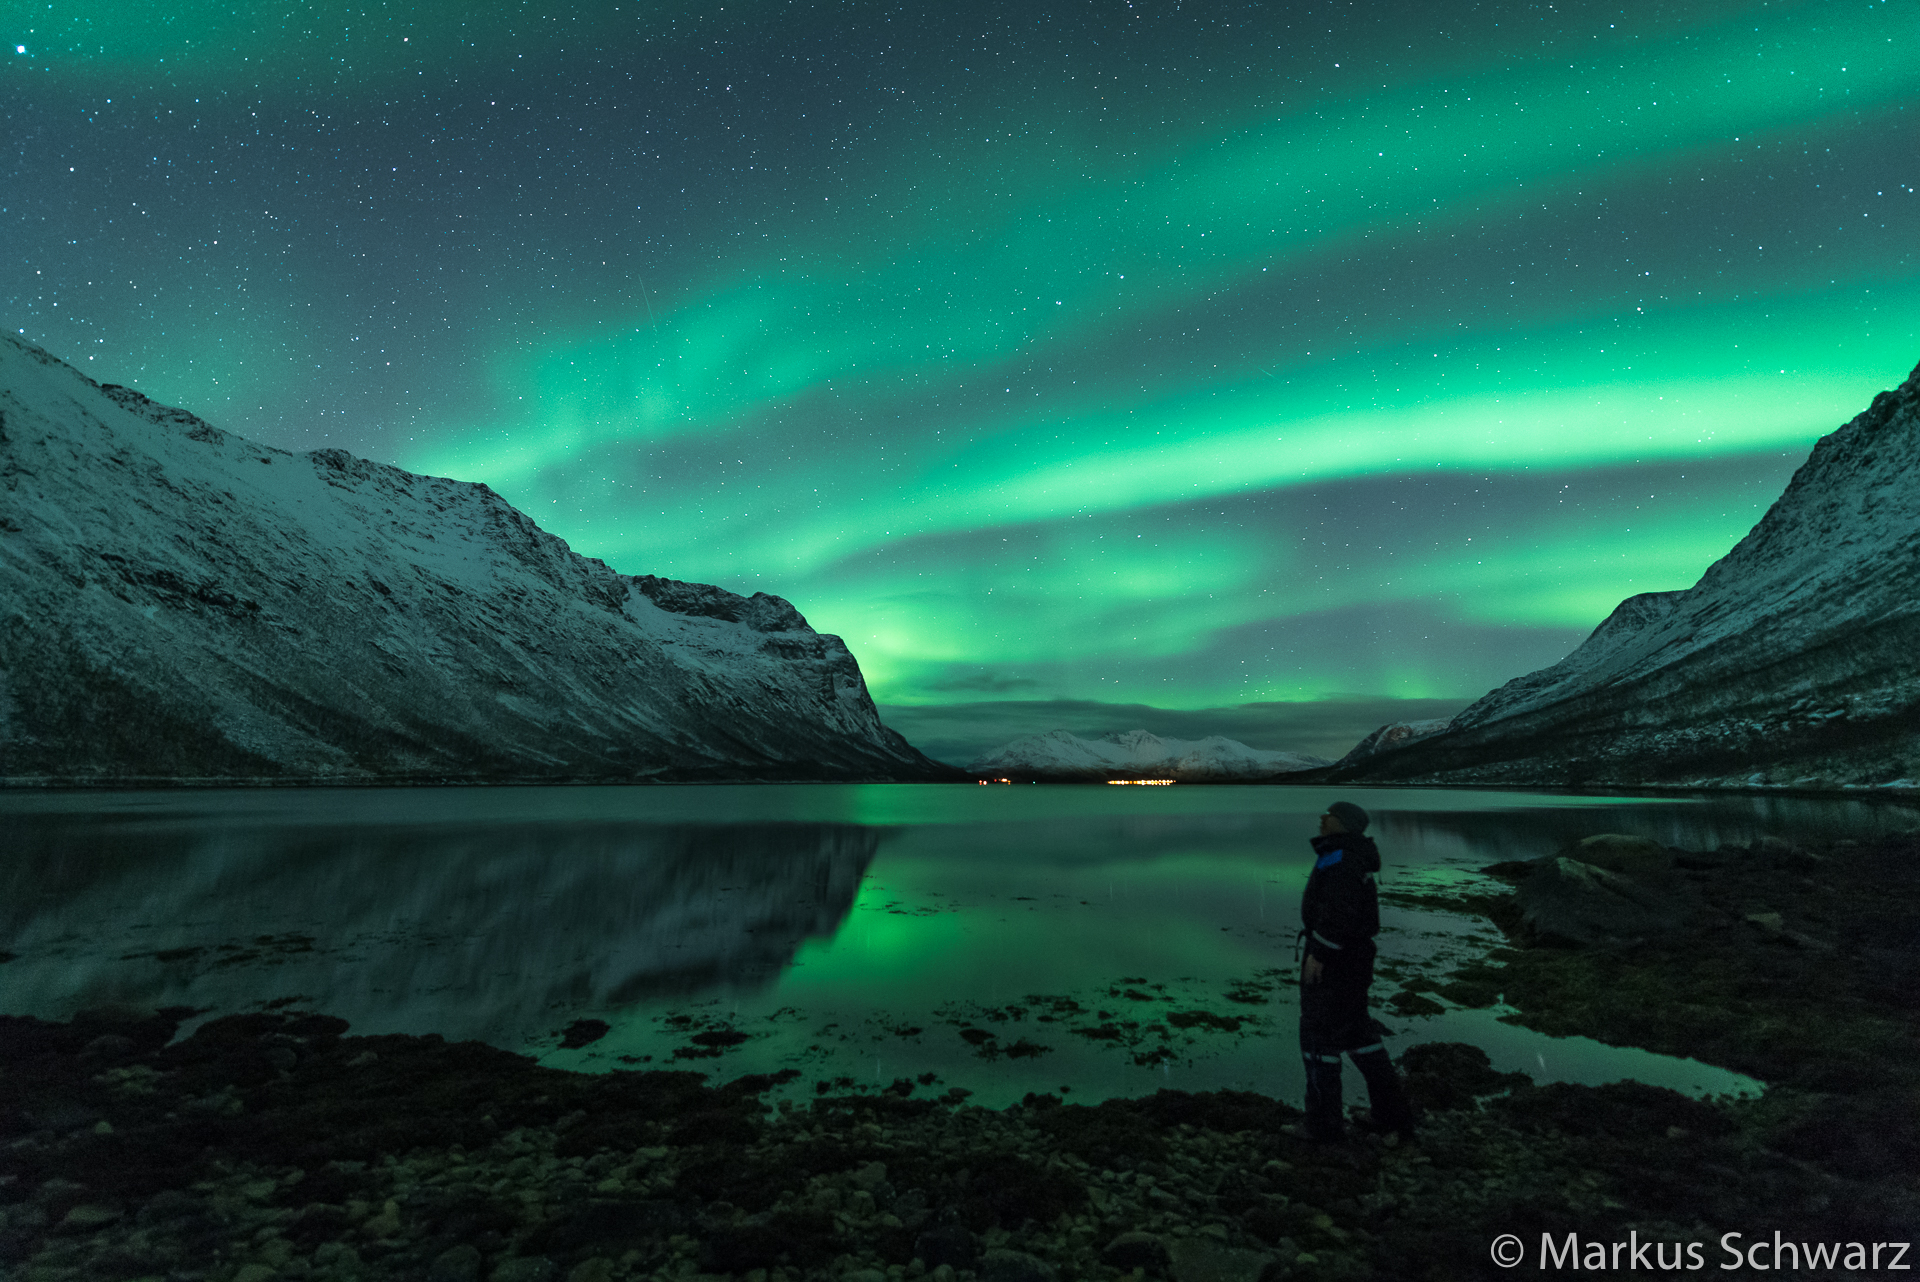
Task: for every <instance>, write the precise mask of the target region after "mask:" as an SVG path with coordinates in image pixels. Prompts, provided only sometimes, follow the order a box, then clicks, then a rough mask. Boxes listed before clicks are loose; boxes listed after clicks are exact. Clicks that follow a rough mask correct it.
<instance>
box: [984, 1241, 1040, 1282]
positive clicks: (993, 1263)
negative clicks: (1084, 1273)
mask: <svg viewBox="0 0 1920 1282" xmlns="http://www.w3.org/2000/svg"><path fill="white" fill-rule="evenodd" d="M980 1278H981V1282H1059V1278H1060V1274H1059V1273H1058V1272H1057V1271H1056V1270H1055V1269H1054V1267H1053V1266H1052V1265H1051V1264H1048V1263H1047V1262H1046V1261H1045V1260H1042V1259H1040V1258H1039V1257H1038V1256H1034V1255H1028V1254H1027V1253H1026V1252H1025V1251H1009V1250H1007V1249H1005V1248H1004V1247H1001V1248H996V1249H994V1250H991V1251H988V1252H987V1253H986V1254H985V1255H983V1256H981V1257H980Z"/></svg>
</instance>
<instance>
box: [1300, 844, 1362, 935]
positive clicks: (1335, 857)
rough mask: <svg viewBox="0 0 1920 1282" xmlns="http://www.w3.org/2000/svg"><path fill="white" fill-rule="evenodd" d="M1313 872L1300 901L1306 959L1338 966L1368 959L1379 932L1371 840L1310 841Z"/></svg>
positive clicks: (1308, 876) (1309, 875)
mask: <svg viewBox="0 0 1920 1282" xmlns="http://www.w3.org/2000/svg"><path fill="white" fill-rule="evenodd" d="M1313 853H1314V855H1315V856H1316V858H1315V860H1314V863H1313V871H1312V872H1311V873H1309V874H1307V890H1306V893H1305V894H1304V895H1302V896H1301V897H1300V924H1301V926H1302V927H1303V928H1304V934H1305V940H1306V949H1307V956H1309V957H1314V958H1317V959H1319V961H1320V962H1321V964H1322V965H1326V966H1334V967H1341V966H1346V965H1351V964H1358V963H1362V962H1371V961H1372V960H1373V953H1374V945H1373V937H1374V936H1375V935H1377V934H1379V933H1380V892H1379V890H1378V888H1376V887H1375V886H1374V883H1373V875H1374V874H1375V873H1377V872H1379V871H1380V848H1379V847H1378V846H1375V845H1374V844H1373V839H1372V838H1371V837H1367V836H1363V835H1362V834H1360V833H1353V832H1337V833H1334V834H1332V835H1331V836H1325V837H1315V838H1314V839H1313Z"/></svg>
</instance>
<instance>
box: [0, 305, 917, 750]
mask: <svg viewBox="0 0 1920 1282" xmlns="http://www.w3.org/2000/svg"><path fill="white" fill-rule="evenodd" d="M950 773H951V772H950V771H949V770H948V769H947V768H946V767H943V766H940V765H938V764H937V763H935V762H932V761H930V760H928V759H927V758H925V757H923V756H921V755H920V754H919V753H918V752H916V751H915V750H914V749H913V748H912V747H911V746H909V745H908V744H907V742H906V740H904V739H902V738H901V737H900V736H899V735H897V734H895V733H894V732H893V731H891V730H889V729H887V727H886V726H884V725H882V724H881V722H880V718H879V714H878V713H877V711H876V710H875V708H874V706H873V701H872V699H871V698H869V697H868V694H867V688H866V683H865V681H864V680H863V679H862V678H861V675H860V668H859V665H858V664H857V663H855V661H854V658H853V656H852V654H850V653H849V652H848V650H847V648H846V646H845V645H843V644H842V643H841V641H840V639H839V638H838V637H833V636H825V635H822V634H820V633H817V632H815V631H814V630H813V629H812V628H810V627H808V626H807V622H806V620H805V619H803V618H802V617H801V616H800V614H799V613H798V612H797V611H796V610H795V609H794V608H793V607H792V606H791V605H789V604H788V603H787V602H785V601H783V600H781V599H780V598H779V597H774V596H768V595H765V594H763V593H755V594H754V595H753V596H752V597H741V596H736V595H735V594H733V593H731V592H727V591H723V590H722V589H720V588H715V587H708V586H706V585H704V584H695V583H679V582H675V581H673V580H669V579H658V578H654V577H652V576H650V575H642V576H640V577H638V578H633V577H629V576H627V575H624V574H618V573H615V572H614V571H613V570H611V569H609V568H608V567H607V566H606V565H604V564H602V563H601V562H599V561H596V560H593V559H590V558H588V557H583V556H579V555H576V554H575V553H574V552H572V551H571V550H570V549H569V548H568V547H567V545H566V544H565V543H564V542H562V541H561V540H559V539H557V538H555V537H554V536H553V535H551V534H548V533H546V532H545V531H543V530H541V529H540V528H539V527H538V526H537V525H535V524H534V523H533V521H531V520H530V519H529V518H528V517H526V516H525V515H524V514H523V513H521V512H519V511H517V510H515V509H514V508H513V507H511V506H510V505H509V504H508V503H507V502H506V501H505V500H503V499H502V498H501V497H500V496H499V495H497V494H495V493H494V492H493V491H492V490H490V489H488V488H487V487H486V486H484V485H472V484H467V483H464V482H460V481H450V480H445V479H441V478H438V477H427V476H416V475H414V474H412V473H410V472H404V471H401V470H400V469H399V468H395V467H388V466H385V465H382V464H379V463H371V462H368V461H367V460H365V459H359V458H355V457H353V456H352V455H350V454H347V453H345V452H344V451H341V450H316V451H314V452H312V453H310V454H289V453H287V452H286V451H283V450H277V449H272V448H269V447H265V446H260V445H255V444H253V443H252V442H250V441H247V440H244V439H242V438H240V437H237V436H233V435H230V434H229V433H226V432H222V431H220V430H219V429H217V428H214V427H212V426H210V425H208V424H206V423H203V422H201V421H200V420H199V419H197V418H195V417H194V416H193V415H191V414H188V413H185V412H184V411H181V410H176V409H168V408H166V407H165V406H161V405H157V404H155V403H153V402H152V401H149V400H148V399H147V398H146V397H144V396H141V395H140V394H139V393H137V392H133V391H130V390H128V389H126V388H122V387H113V386H106V387H102V386H100V385H98V384H96V383H94V382H93V381H92V380H90V379H88V378H87V377H86V376H84V375H83V374H81V373H79V372H78V371H77V370H74V369H72V368H71V367H69V366H67V365H66V364H64V363H62V362H61V361H59V360H56V359H55V358H53V357H51V356H49V355H48V354H47V353H45V352H43V351H41V350H40V349H39V348H37V347H34V346H33V345H31V344H29V343H26V342H24V341H22V340H20V339H18V338H15V337H12V336H6V335H0V776H4V777H7V778H8V779H11V780H14V781H20V780H41V781H49V780H52V781H60V780H65V781H77V782H94V783H132V782H136V781H140V780H154V781H183V780H200V781H218V780H262V781H287V782H292V781H302V780H328V781H336V782H351V781H355V780H364V781H405V780H423V781H424V780H459V781H475V782H480V781H507V780H600V781H616V780H648V779H719V778H772V779H855V778H858V779H889V778H906V777H933V776H944V775H947V774H950Z"/></svg>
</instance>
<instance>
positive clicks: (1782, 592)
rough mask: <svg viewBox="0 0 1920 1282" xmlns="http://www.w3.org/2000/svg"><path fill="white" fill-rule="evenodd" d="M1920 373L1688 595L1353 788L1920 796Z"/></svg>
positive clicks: (1619, 619) (1380, 761)
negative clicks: (1788, 789) (1843, 790)
mask: <svg viewBox="0 0 1920 1282" xmlns="http://www.w3.org/2000/svg"><path fill="white" fill-rule="evenodd" d="M1916 656H1920V369H1916V370H1915V371H1914V373H1913V374H1912V375H1911V376H1910V377H1909V378H1908V379H1907V381H1906V382H1905V383H1904V384H1902V385H1901V386H1900V387H1899V388H1897V389H1896V390H1894V391H1890V392H1883V393H1881V394H1880V395H1879V396H1877V397H1875V398H1874V400H1873V404H1872V405H1871V406H1870V407H1869V408H1868V409H1867V410H1866V411H1865V412H1864V413H1862V414H1861V415H1859V416H1858V417H1857V418H1855V419H1854V420H1853V421H1852V422H1850V423H1848V424H1847V425H1846V426H1844V427H1842V428H1841V429H1839V430H1838V431H1836V432H1834V433H1832V434H1831V435H1829V436H1826V437H1823V438H1822V439H1821V440H1820V442H1819V444H1817V445H1816V446H1815V447H1814V449H1813V453H1812V455H1811V456H1810V457H1809V458H1808V459H1807V461H1806V463H1805V464H1804V465H1802V467H1801V468H1800V470H1799V471H1798V472H1796V473H1795V474H1794V477H1793V480H1792V482H1791V483H1790V484H1789V485H1788V486H1787V489H1786V492H1785V493H1784V494H1782V495H1781V496H1780V498H1779V500H1778V501H1776V502H1775V503H1774V505H1773V507H1772V508H1771V509H1770V510H1769V511H1768V512H1767V514H1766V516H1765V517H1763V518H1762V519H1761V521H1760V523H1759V524H1758V525H1756V526H1754V527H1753V530H1752V531H1751V532H1750V533H1748V535H1747V536H1746V537H1745V538H1744V539H1742V540H1741V541H1740V542H1739V543H1738V544H1737V545H1736V546H1735V547H1734V549H1733V550H1732V551H1731V552H1729V553H1728V554H1727V555H1726V556H1725V557H1723V558H1721V559H1720V560H1719V561H1717V562H1715V563H1714V565H1713V566H1711V567H1710V568H1709V569H1708V570H1707V572H1706V574H1705V575H1704V576H1702V577H1701V579H1700V582H1699V583H1697V584H1695V585H1694V586H1693V587H1692V588H1689V589H1687V590H1686V591H1683V592H1659V593H1648V594H1646V595H1642V596H1636V597H1631V598H1629V599H1628V600H1626V601H1624V602H1622V603H1621V604H1620V606H1619V608H1618V609H1616V610H1615V611H1614V612H1613V614H1612V615H1611V616H1610V617H1609V618H1608V619H1607V620H1606V622H1604V623H1602V624H1601V625H1600V626H1599V627H1598V628H1597V629H1595V631H1594V633H1593V635H1592V636H1591V637H1589V638H1587V640H1586V641H1585V642H1584V643H1583V644H1582V645H1581V646H1580V647H1579V648H1578V649H1576V650H1575V651H1574V652H1573V653H1572V654H1570V655H1568V656H1567V657H1566V658H1565V659H1563V660H1561V661H1560V662H1559V663H1557V664H1555V665H1554V666H1553V667H1550V668H1546V669H1543V670H1542V671H1539V672H1535V673H1531V674H1529V675H1527V676H1524V677H1521V678H1519V679H1518V680H1515V681H1510V682H1508V683H1507V684H1506V685H1504V686H1502V687H1501V688H1500V689H1498V690H1495V691H1493V692H1492V693H1491V694H1489V695H1487V696H1486V697H1485V698H1484V699H1482V700H1480V701H1479V702H1478V703H1476V704H1474V705H1473V706H1472V707H1470V708H1468V709H1466V710H1465V711H1464V712H1462V713H1460V715H1459V716H1457V717H1455V718H1454V719H1453V723H1452V725H1451V727H1450V728H1449V729H1448V730H1447V731H1446V732H1445V733H1444V734H1440V735H1435V736H1433V737H1431V738H1427V739H1423V740H1420V741H1418V742H1414V743H1411V744H1409V745H1407V746H1405V747H1402V748H1400V749H1397V750H1392V751H1386V752H1381V753H1377V754H1375V755H1373V756H1371V757H1369V758H1367V759H1366V760H1364V761H1360V762H1358V763H1357V764H1355V765H1354V766H1353V767H1351V768H1350V769H1347V770H1344V771H1339V772H1335V775H1334V777H1336V778H1346V779H1355V780H1361V779H1364V780H1378V781H1381V782H1387V781H1416V780H1418V781H1435V782H1448V783H1518V784H1542V785H1600V784H1635V783H1664V784H1679V783H1701V784H1705V785H1710V786H1711V785H1718V786H1730V785H1738V786H1753V785H1762V784H1784V785H1795V784H1798V785H1800V786H1802V787H1822V786H1831V785H1838V784H1868V785H1871V784H1878V785H1888V784H1895V785H1903V786H1909V787H1911V786H1916V782H1915V781H1916V777H1917V776H1920V658H1916Z"/></svg>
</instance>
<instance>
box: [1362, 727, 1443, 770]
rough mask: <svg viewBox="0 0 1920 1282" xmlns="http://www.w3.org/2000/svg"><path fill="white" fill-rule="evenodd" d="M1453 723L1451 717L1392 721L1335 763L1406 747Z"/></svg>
mask: <svg viewBox="0 0 1920 1282" xmlns="http://www.w3.org/2000/svg"><path fill="white" fill-rule="evenodd" d="M1452 724H1453V721H1452V719H1451V718H1449V717H1432V718H1429V719H1428V720H1426V721H1390V722H1388V723H1387V724H1386V725H1384V726H1381V727H1380V728H1379V729H1378V730H1375V731H1374V732H1373V733H1372V734H1370V735H1368V736H1367V737H1366V738H1364V739H1362V740H1361V741H1360V742H1359V743H1356V744H1354V745H1353V749H1352V751H1350V752H1348V753H1347V755H1346V756H1344V757H1342V758H1340V760H1338V761H1336V762H1335V763H1334V764H1335V765H1336V766H1353V765H1358V764H1359V763H1360V762H1362V761H1365V760H1366V759H1367V758H1368V757H1371V756H1373V755H1375V754H1376V753H1381V752H1386V751H1388V750H1390V749H1393V748H1404V747H1406V746H1407V745H1408V744H1410V743H1417V742H1419V741H1420V740H1422V739H1430V738H1432V737H1433V736H1434V735H1437V734H1439V733H1440V732H1441V731H1442V730H1445V729H1446V728H1447V727H1448V726H1450V725H1452Z"/></svg>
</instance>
